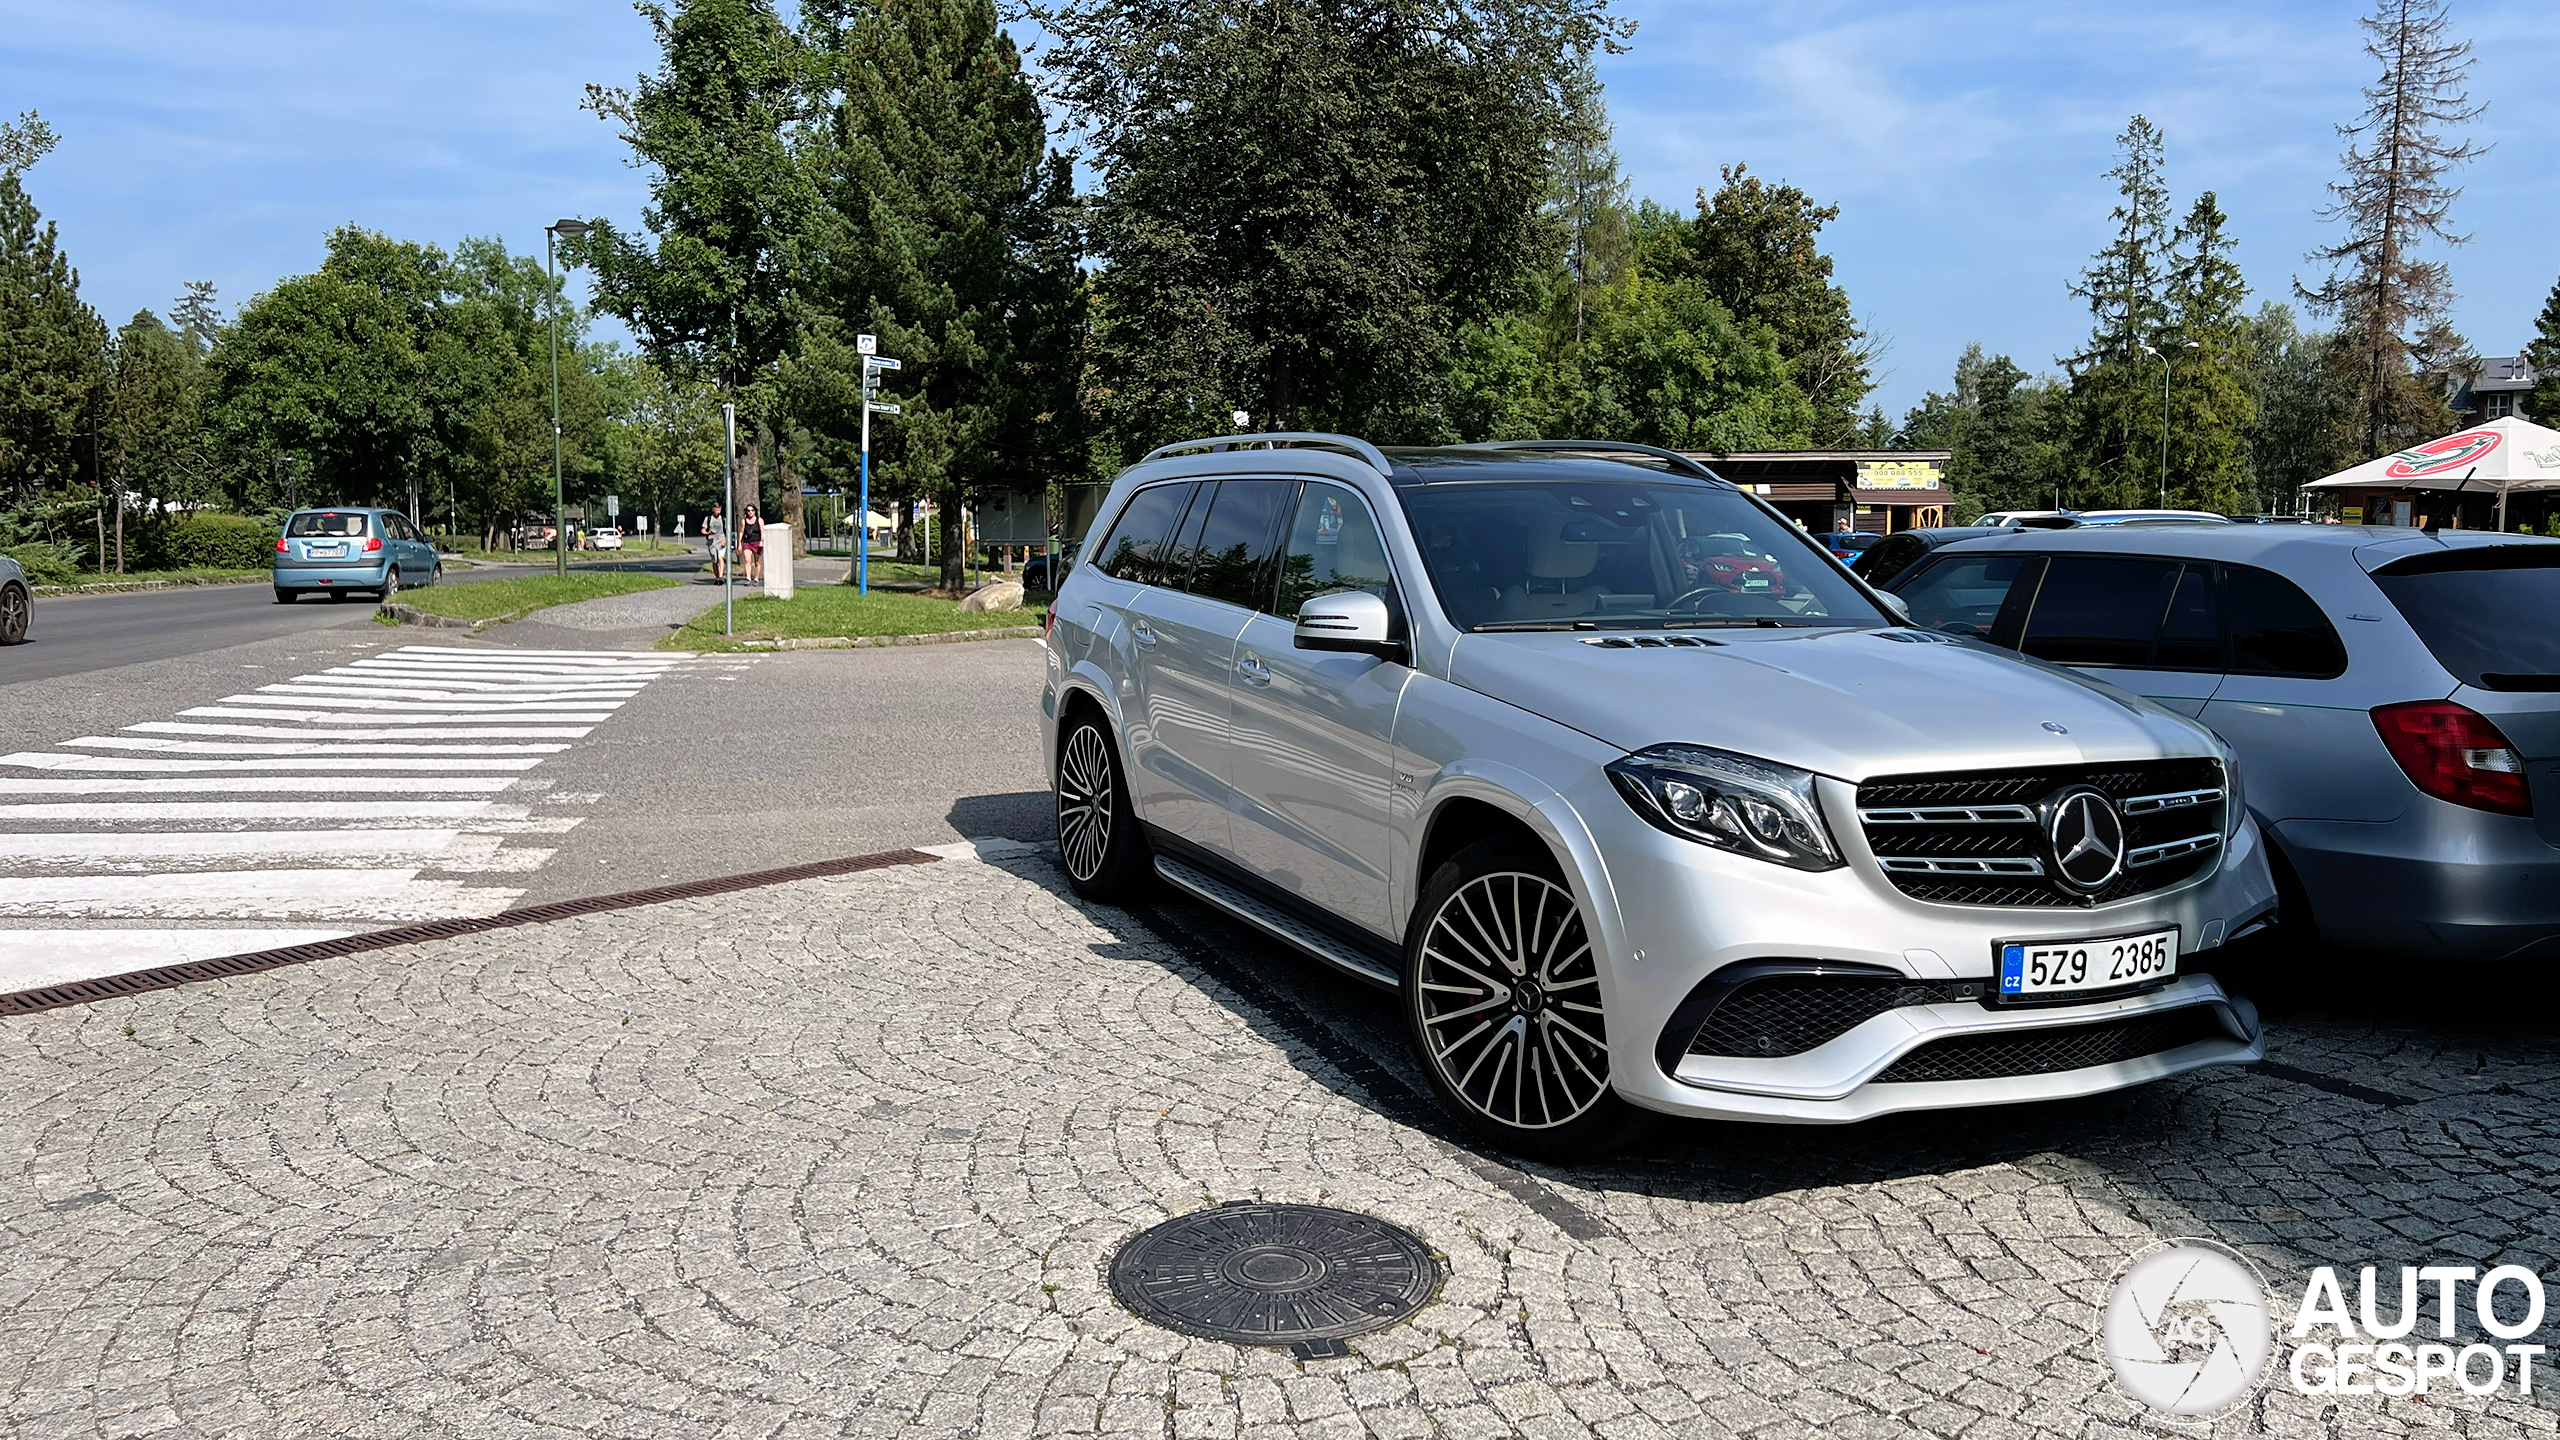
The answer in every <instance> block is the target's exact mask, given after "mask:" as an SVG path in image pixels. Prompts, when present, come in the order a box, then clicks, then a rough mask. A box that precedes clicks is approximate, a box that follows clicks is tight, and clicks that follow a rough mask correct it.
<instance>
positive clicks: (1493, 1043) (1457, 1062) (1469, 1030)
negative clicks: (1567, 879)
mask: <svg viewBox="0 0 2560 1440" xmlns="http://www.w3.org/2000/svg"><path fill="white" fill-rule="evenodd" d="M1404 1001H1405V1018H1406V1023H1407V1029H1408V1030H1409V1032H1410V1033H1411V1036H1412V1039H1413V1044H1414V1048H1415V1050H1416V1051H1417V1052H1418V1054H1419V1055H1420V1057H1421V1060H1422V1065H1423V1069H1424V1070H1425V1071H1426V1072H1427V1073H1428V1074H1429V1075H1430V1076H1431V1082H1432V1088H1434V1089H1435V1090H1437V1091H1438V1092H1439V1093H1440V1099H1441V1102H1442V1103H1443V1104H1445V1105H1447V1106H1448V1107H1449V1109H1450V1110H1451V1111H1452V1112H1453V1113H1454V1114H1456V1115H1457V1117H1458V1118H1459V1119H1460V1120H1462V1121H1464V1122H1466V1124H1467V1125H1468V1127H1469V1128H1471V1129H1473V1130H1475V1131H1476V1132H1477V1133H1478V1134H1480V1135H1483V1136H1484V1137H1485V1138H1487V1139H1489V1140H1492V1141H1493V1142H1494V1143H1496V1144H1498V1145H1501V1146H1504V1147H1505V1148H1507V1149H1513V1150H1519V1151H1522V1152H1525V1153H1529V1154H1533V1155H1539V1156H1543V1157H1546V1158H1551V1159H1559V1160H1567V1159H1578V1158H1582V1157H1586V1156H1589V1155H1592V1154H1595V1153H1598V1152H1599V1151H1602V1150H1605V1149H1607V1148H1608V1147H1609V1146H1610V1145H1611V1144H1613V1143H1615V1141H1616V1140H1617V1139H1619V1138H1620V1136H1621V1133H1622V1132H1623V1131H1624V1130H1625V1129H1626V1128H1627V1127H1628V1125H1629V1124H1630V1123H1631V1122H1632V1121H1633V1119H1634V1118H1635V1116H1636V1112H1635V1110H1634V1108H1633V1107H1632V1106H1629V1105H1628V1104H1627V1103H1626V1102H1625V1101H1623V1100H1621V1099H1619V1098H1618V1096H1617V1094H1616V1092H1614V1091H1613V1090H1612V1089H1611V1088H1610V1085H1609V1030H1608V1024H1607V1017H1606V1016H1605V1015H1604V1014H1603V1012H1602V1007H1601V1003H1600V971H1599V965H1598V962H1597V959H1596V957H1595V956H1594V955H1593V953H1592V949H1591V936H1590V933H1589V932H1588V931H1587V930H1586V929H1585V928H1584V925H1583V919H1582V910H1581V907H1580V906H1578V905H1576V904H1575V903H1574V898H1573V892H1572V891H1571V890H1569V889H1567V888H1565V884H1564V881H1563V879H1562V877H1560V876H1559V875H1558V874H1557V873H1556V868H1555V862H1554V860H1553V859H1552V858H1550V857H1549V856H1548V855H1547V853H1546V852H1545V850H1544V848H1543V847H1540V846H1536V845H1533V844H1530V843H1528V842H1527V841H1525V840H1519V839H1512V838H1507V837H1506V838H1497V839H1492V840H1484V841H1479V842H1478V843H1476V844H1474V845H1472V846H1469V847H1468V848H1467V849H1465V850H1462V851H1460V852H1458V854H1457V855H1455V856H1453V857H1452V858H1451V859H1450V860H1449V861H1448V862H1447V863H1446V864H1443V865H1442V866H1441V867H1440V868H1439V870H1438V871H1437V872H1436V873H1435V874H1433V876H1432V877H1431V882H1430V884H1429V885H1428V887H1426V889H1425V891H1424V893H1423V897H1422V903H1421V904H1420V905H1418V906H1416V907H1415V911H1414V921H1413V928H1412V930H1411V931H1410V932H1409V934H1408V935H1407V937H1406V944H1405V967H1404Z"/></svg>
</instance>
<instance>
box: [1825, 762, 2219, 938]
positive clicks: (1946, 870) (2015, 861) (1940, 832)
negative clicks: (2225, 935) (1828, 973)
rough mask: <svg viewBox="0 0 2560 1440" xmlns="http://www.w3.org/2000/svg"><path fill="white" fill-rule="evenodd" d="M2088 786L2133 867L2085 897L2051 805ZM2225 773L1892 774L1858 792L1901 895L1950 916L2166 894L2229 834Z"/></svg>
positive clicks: (2138, 767)
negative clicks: (1976, 908) (2066, 875)
mask: <svg viewBox="0 0 2560 1440" xmlns="http://www.w3.org/2000/svg"><path fill="white" fill-rule="evenodd" d="M2082 786H2087V787H2089V788H2091V789H2094V790H2096V791H2098V792H2099V793H2100V794H2102V795H2104V796H2106V797H2107V799H2108V800H2110V801H2112V802H2114V804H2115V807H2116V810H2117V814H2118V817H2119V818H2120V819H2121V820H2122V821H2123V824H2124V841H2125V866H2124V869H2123V870H2122V871H2121V872H2120V873H2119V874H2118V875H2117V876H2116V877H2115V878H2114V879H2113V880H2110V881H2109V882H2107V885H2106V887H2105V888H2104V889H2101V890H2098V891H2096V892H2094V893H2090V892H2084V891H2081V890H2079V889H2077V888H2076V887H2074V886H2072V885H2070V884H2068V883H2066V882H2065V881H2064V880H2063V879H2062V878H2061V877H2060V876H2059V875H2057V874H2055V873H2053V872H2054V870H2055V865H2054V857H2053V855H2052V853H2051V847H2050V844H2049V842H2048V840H2047V837H2046V825H2045V815H2046V814H2047V808H2046V807H2047V806H2048V805H2050V804H2051V803H2052V802H2053V801H2054V800H2056V799H2058V798H2060V797H2061V796H2062V795H2063V794H2064V793H2065V792H2067V791H2070V790H2074V789H2078V788H2080V787H2082ZM2224 804H2225V796H2224V791H2223V778H2222V762H2221V761H2219V760H2209V759H2197V760H2141V761H2131V762H2127V763H2124V764H2118V765H2104V766H2098V767H2095V768H2084V767H2079V766H2058V765H2057V766H2044V767H2040V768H2037V769H2032V770H1973V771H1964V772H1958V773H1950V774H1941V775H1887V776H1883V777H1880V778H1878V779H1874V780H1870V781H1868V782H1867V783H1865V784H1863V785H1861V786H1859V787H1858V822H1859V826H1860V828H1861V830H1862V831H1863V832H1864V833H1865V835H1866V839H1867V847H1868V848H1869V849H1870V850H1872V851H1874V852H1875V856H1876V863H1877V865H1878V866H1880V867H1881V868H1882V869H1883V871H1884V875H1885V878H1886V879H1888V880H1890V881H1892V882H1893V885H1894V888H1895V889H1897V890H1900V891H1901V892H1902V893H1903V894H1905V895H1908V896H1910V897H1912V898H1913V899H1915V900H1927V901H1933V902H1935V903H1938V904H1942V905H2005V906H2016V907H2023V908H2051V907H2057V906H2070V905H2103V904H2106V903H2108V902H2110V901H2114V900H2123V899H2127V898H2129V897H2131V896H2135V895H2144V894H2149V893H2150V892H2152V891H2154V890H2164V889H2167V888H2168V887H2169V886H2172V885H2175V884H2177V883H2179V882H2180V881H2183V880H2188V879H2192V878H2194V877H2195V876H2196V875H2198V874H2201V873H2202V872H2203V871H2204V870H2206V869H2207V868H2208V867H2210V866H2211V865H2212V864H2213V861H2214V858H2215V856H2216V855H2218V854H2219V853H2220V852H2221V849H2222V835H2223V809H2224Z"/></svg>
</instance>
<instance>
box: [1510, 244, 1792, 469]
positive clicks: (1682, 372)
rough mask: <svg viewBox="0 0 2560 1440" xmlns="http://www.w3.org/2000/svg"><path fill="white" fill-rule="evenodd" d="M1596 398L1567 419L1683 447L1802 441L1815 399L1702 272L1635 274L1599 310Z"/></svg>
mask: <svg viewBox="0 0 2560 1440" xmlns="http://www.w3.org/2000/svg"><path fill="white" fill-rule="evenodd" d="M1580 380H1581V384H1582V385H1583V386H1584V387H1587V390H1588V399H1587V400H1585V401H1584V402H1583V403H1582V404H1581V405H1580V406H1578V407H1577V410H1578V413H1568V414H1566V415H1565V416H1563V417H1562V418H1563V419H1564V420H1565V424H1564V425H1563V426H1562V427H1560V428H1562V429H1564V430H1566V431H1569V432H1570V433H1573V434H1578V435H1600V436H1607V437H1608V438H1610V439H1613V440H1633V441H1636V442H1638V443H1640V444H1647V445H1662V446H1667V447H1670V448H1672V449H1678V450H1715V451H1726V450H1777V449H1788V448H1795V447H1799V446H1803V445H1805V444H1807V443H1808V442H1809V441H1810V439H1811V435H1812V429H1813V426H1814V423H1815V415H1814V410H1813V406H1812V404H1811V403H1810V402H1808V401H1807V400H1806V399H1805V397H1804V394H1803V392H1802V391H1799V390H1798V389H1797V388H1796V387H1795V385H1794V384H1793V383H1791V382H1790V380H1789V378H1788V374H1787V361H1786V357H1785V356H1784V355H1782V354H1781V353H1780V352H1779V349H1778V342H1777V339H1776V337H1775V335H1774V334H1773V333H1772V332H1771V331H1770V330H1769V328H1768V327H1767V326H1764V325H1745V324H1743V323H1741V322H1739V321H1737V320H1736V319H1735V318H1734V317H1733V315H1732V313H1731V312H1729V311H1728V310H1726V309H1725V307H1724V305H1723V304H1722V303H1721V302H1719V301H1718V300H1717V299H1716V298H1715V297H1714V296H1713V295H1711V294H1709V293H1708V291H1707V287H1706V285H1705V284H1704V283H1703V282H1701V281H1697V280H1656V279H1649V278H1647V277H1645V276H1643V275H1641V274H1637V275H1630V276H1629V277H1627V279H1626V281H1625V282H1624V283H1623V284H1622V285H1621V286H1620V288H1619V289H1618V290H1617V291H1614V292H1612V293H1611V295H1610V297H1609V303H1608V304H1606V305H1604V306H1603V307H1602V308H1601V309H1600V311H1599V313H1598V315H1597V316H1596V317H1595V321H1594V324H1593V326H1592V333H1591V341H1590V345H1589V347H1588V355H1587V357H1586V361H1585V369H1584V373H1583V375H1582V376H1581V377H1580Z"/></svg>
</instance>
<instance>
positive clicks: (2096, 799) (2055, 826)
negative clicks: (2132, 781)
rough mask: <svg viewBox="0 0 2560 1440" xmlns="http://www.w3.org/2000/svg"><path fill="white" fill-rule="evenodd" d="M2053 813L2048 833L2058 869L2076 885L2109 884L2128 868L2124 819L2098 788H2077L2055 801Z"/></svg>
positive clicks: (2095, 887) (2095, 886) (2089, 887)
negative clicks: (2126, 864) (2126, 865)
mask: <svg viewBox="0 0 2560 1440" xmlns="http://www.w3.org/2000/svg"><path fill="white" fill-rule="evenodd" d="M2052 814H2053V818H2052V820H2051V821H2050V822H2048V829H2047V831H2046V833H2047V834H2048V835H2049V836H2050V837H2051V839H2052V841H2053V867H2054V870H2055V872H2056V873H2057V874H2059V875H2061V876H2062V879H2063V881H2064V883H2066V884H2068V885H2071V886H2072V887H2074V888H2075V889H2080V890H2102V889H2104V888H2106V884H2107V882H2108V881H2110V880H2113V879H2114V878H2116V875H2117V873H2118V872H2120V871H2122V870H2123V869H2124V820H2123V819H2122V817H2120V816H2118V815H2117V814H2116V807H2115V806H2114V805H2112V804H2110V803H2109V802H2108V800H2107V797H2106V796H2104V795H2101V794H2099V793H2098V792H2097V791H2095V790H2074V791H2072V792H2071V793H2069V794H2067V795H2065V796H2063V797H2062V798H2061V799H2060V800H2057V801H2055V802H2054V805H2053V812H2052Z"/></svg>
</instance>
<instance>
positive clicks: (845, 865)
mask: <svg viewBox="0 0 2560 1440" xmlns="http://www.w3.org/2000/svg"><path fill="white" fill-rule="evenodd" d="M940 858H941V857H940V856H936V855H927V854H925V853H924V852H922V851H920V850H888V851H883V852H881V853H880V854H877V855H854V856H849V857H847V858H845V859H842V860H819V861H816V862H814V863H811V864H807V865H786V866H784V867H782V868H781V869H778V870H753V871H749V872H748V873H746V874H744V875H724V876H721V877H720V878H718V879H716V880H691V881H687V882H686V883H684V884H682V885H661V886H659V887H657V888H656V889H654V890H625V891H623V892H622V893H621V894H618V895H590V896H588V897H586V898H585V899H583V900H555V901H552V902H551V903H549V904H547V905H527V906H525V907H524V908H523V909H521V910H501V911H499V912H498V913H497V914H495V915H480V916H474V917H472V918H470V919H466V920H433V921H429V922H427V923H426V924H423V925H401V926H397V927H394V928H392V929H389V930H371V931H367V932H366V933H364V934H362V935H348V936H344V937H342V938H340V939H336V940H316V941H313V942H312V943H311V944H308V945H287V946H284V947H282V948H280V949H275V950H257V951H252V952H250V953H249V954H246V955H225V956H222V957H221V958H219V959H214V960H190V961H187V962H186V963H185V964H183V965H163V966H161V967H159V968H158V969H155V970H136V971H133V972H131V973H130V974H125V975H109V976H106V977H105V978H103V979H98V980H74V981H72V982H70V983H68V984H64V985H47V986H44V987H42V988H40V989H35V990H20V991H17V992H16V993H14V994H8V995H0V1015H31V1014H33V1013H35V1012H36V1011H38V1010H58V1009H60V1008H62V1007H63V1006H65V1005H85V1004H87V1003H88V1002H90V1001H92V1000H112V999H115V998H116V997H118V996H121V995H139V994H142V993H143V992H145V991H149V990H167V989H170V988H172V987H174V986H179V985H192V984H194V983H196V982H197V981H199V980H227V979H230V978H231V977H232V976H235V975H252V974H255V973H257V972H258V971H260V970H276V969H281V968H282V967H284V966H287V965H300V964H303V963H305V962H307V961H312V960H327V959H331V958H333V957H336V956H339V955H355V954H359V953H362V952H363V951H367V950H389V949H391V948H393V947H394V946H399V945H416V944H420V943H423V942H425V941H428V940H450V939H452V938H453V937H455V936H457V935H478V934H482V933H485V932H487V931H491V930H510V929H513V928H515V927H516V926H518V925H542V924H547V923H548V922H550V921H553V920H574V919H576V918H577V917H579V916H581V915H597V914H602V913H603V912H605V911H607V910H629V909H631V908H633V907H634V906H639V905H663V904H665V903H667V902H668V901H670V900H695V899H700V898H701V897H703V896H705V895H726V894H728V893H729V892H731V891H733V890H754V889H758V888H761V887H763V886H766V885H787V884H790V883H791V882H792V881H794V880H819V879H824V878H826V877H827V876H830V875H853V874H858V873H860V872H862V871H865V870H884V869H887V868H889V867H890V866H893V865H930V864H933V863H934V862H935V861H936V860H938V859H940Z"/></svg>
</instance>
